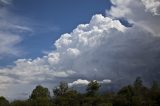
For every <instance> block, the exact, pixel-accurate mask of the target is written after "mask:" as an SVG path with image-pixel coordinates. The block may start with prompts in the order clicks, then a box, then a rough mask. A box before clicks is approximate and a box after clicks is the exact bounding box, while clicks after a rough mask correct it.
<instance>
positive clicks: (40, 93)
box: [29, 85, 52, 106]
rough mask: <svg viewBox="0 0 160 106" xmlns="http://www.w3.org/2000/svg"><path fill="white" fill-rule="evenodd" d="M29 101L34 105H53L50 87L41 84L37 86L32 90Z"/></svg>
mask: <svg viewBox="0 0 160 106" xmlns="http://www.w3.org/2000/svg"><path fill="white" fill-rule="evenodd" d="M29 102H30V103H31V104H32V106H51V105H52V102H51V97H50V92H49V90H48V88H44V87H43V86H41V85H38V86H36V88H35V89H34V90H33V91H32V94H31V96H30V99H29Z"/></svg>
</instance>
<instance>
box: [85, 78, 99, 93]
mask: <svg viewBox="0 0 160 106" xmlns="http://www.w3.org/2000/svg"><path fill="white" fill-rule="evenodd" d="M100 86H101V85H100V84H99V83H98V82H97V81H91V82H90V83H89V84H88V86H87V89H86V90H87V94H88V95H89V96H95V95H96V93H97V92H98V90H99V88H100Z"/></svg>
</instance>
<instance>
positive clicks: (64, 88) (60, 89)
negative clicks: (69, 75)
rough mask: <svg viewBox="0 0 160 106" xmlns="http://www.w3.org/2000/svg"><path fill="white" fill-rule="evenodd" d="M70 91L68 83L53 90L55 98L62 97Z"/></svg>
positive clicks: (61, 84)
mask: <svg viewBox="0 0 160 106" xmlns="http://www.w3.org/2000/svg"><path fill="white" fill-rule="evenodd" d="M68 91H69V87H68V83H66V82H64V81H63V82H60V84H59V86H58V87H56V88H55V89H53V93H54V95H55V96H62V95H64V94H66V93H67V92H68Z"/></svg>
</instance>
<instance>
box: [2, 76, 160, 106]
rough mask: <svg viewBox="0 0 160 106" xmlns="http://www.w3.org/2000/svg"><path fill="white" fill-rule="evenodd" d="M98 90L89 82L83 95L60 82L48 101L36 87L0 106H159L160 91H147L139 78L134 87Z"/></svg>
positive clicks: (44, 92)
mask: <svg viewBox="0 0 160 106" xmlns="http://www.w3.org/2000/svg"><path fill="white" fill-rule="evenodd" d="M100 87H101V85H100V84H99V83H98V82H97V81H91V82H90V83H89V84H88V86H87V87H86V93H79V92H78V91H76V90H74V89H72V88H69V87H68V84H67V83H66V82H60V84H59V86H57V87H56V88H55V89H53V93H54V96H53V97H51V95H50V92H49V90H48V88H45V87H43V86H41V85H38V86H37V87H36V88H35V89H34V90H33V91H32V94H31V96H30V97H29V99H27V100H15V101H13V102H9V101H8V100H6V99H5V98H4V97H0V106H160V87H159V85H158V83H157V82H156V81H153V84H152V85H151V87H149V88H148V87H145V86H144V85H143V82H142V80H141V78H140V77H138V78H137V79H136V80H135V82H134V83H133V85H127V86H124V87H122V88H121V89H119V91H117V92H109V91H106V92H103V93H100V91H99V88H100Z"/></svg>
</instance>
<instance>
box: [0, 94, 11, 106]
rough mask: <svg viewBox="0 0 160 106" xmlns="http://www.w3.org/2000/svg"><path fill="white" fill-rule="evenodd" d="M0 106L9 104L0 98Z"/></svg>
mask: <svg viewBox="0 0 160 106" xmlns="http://www.w3.org/2000/svg"><path fill="white" fill-rule="evenodd" d="M0 106H9V102H8V100H7V99H6V98H4V97H3V96H1V97H0Z"/></svg>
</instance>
